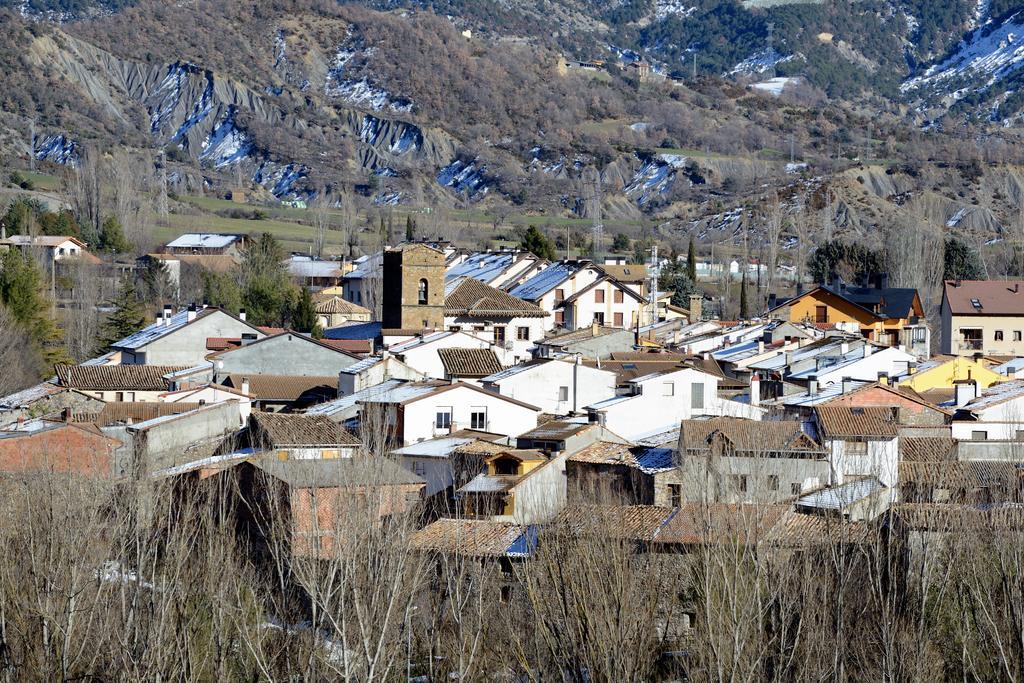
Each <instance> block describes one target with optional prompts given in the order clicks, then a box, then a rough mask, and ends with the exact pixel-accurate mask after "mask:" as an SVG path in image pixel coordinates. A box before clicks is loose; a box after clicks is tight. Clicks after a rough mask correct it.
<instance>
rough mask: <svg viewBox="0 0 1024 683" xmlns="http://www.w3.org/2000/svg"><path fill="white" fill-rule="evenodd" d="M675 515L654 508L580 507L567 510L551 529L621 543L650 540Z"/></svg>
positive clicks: (627, 506)
mask: <svg viewBox="0 0 1024 683" xmlns="http://www.w3.org/2000/svg"><path fill="white" fill-rule="evenodd" d="M674 512H675V510H674V509H673V508H669V507H658V506H655V505H579V506H572V507H567V508H565V509H564V510H562V512H561V513H559V515H558V516H557V517H556V518H555V521H554V522H553V524H552V527H553V528H554V529H555V530H556V532H557V530H559V529H562V530H565V531H567V532H569V533H572V534H601V535H602V536H606V537H611V538H616V539H620V540H632V541H651V540H652V539H654V537H655V534H660V531H659V530H660V529H662V528H663V526H664V525H665V524H666V521H667V520H668V519H670V518H671V516H672V514H673V513H674Z"/></svg>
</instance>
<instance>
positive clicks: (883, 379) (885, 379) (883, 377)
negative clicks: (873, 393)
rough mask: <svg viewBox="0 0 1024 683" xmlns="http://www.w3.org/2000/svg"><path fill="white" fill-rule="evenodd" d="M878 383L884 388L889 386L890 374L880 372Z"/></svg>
mask: <svg viewBox="0 0 1024 683" xmlns="http://www.w3.org/2000/svg"><path fill="white" fill-rule="evenodd" d="M878 383H879V384H881V385H883V386H889V373H888V372H885V371H882V372H879V373H878Z"/></svg>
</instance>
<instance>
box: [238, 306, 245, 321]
mask: <svg viewBox="0 0 1024 683" xmlns="http://www.w3.org/2000/svg"><path fill="white" fill-rule="evenodd" d="M238 319H239V320H241V321H242V322H243V323H244V322H245V309H244V308H242V309H239V311H238Z"/></svg>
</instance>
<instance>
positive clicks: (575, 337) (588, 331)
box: [540, 325, 629, 346]
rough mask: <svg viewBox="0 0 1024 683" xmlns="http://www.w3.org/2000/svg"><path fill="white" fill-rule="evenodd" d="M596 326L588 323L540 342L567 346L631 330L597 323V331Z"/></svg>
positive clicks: (548, 344)
mask: <svg viewBox="0 0 1024 683" xmlns="http://www.w3.org/2000/svg"><path fill="white" fill-rule="evenodd" d="M594 327H595V326H594V325H588V326H586V327H582V328H580V329H578V330H568V331H565V332H561V333H559V334H556V335H554V336H551V337H545V338H544V340H543V341H542V342H540V343H542V344H545V345H547V346H565V345H567V344H575V343H577V342H581V341H586V340H588V339H595V338H597V337H604V336H606V335H609V334H617V333H621V332H623V331H625V332H629V330H623V328H621V327H605V326H603V325H597V326H596V327H597V330H596V332H595V330H594Z"/></svg>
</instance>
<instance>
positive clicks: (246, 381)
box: [242, 377, 249, 394]
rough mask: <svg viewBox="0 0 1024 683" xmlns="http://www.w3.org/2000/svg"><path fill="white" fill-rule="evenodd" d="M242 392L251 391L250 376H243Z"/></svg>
mask: <svg viewBox="0 0 1024 683" xmlns="http://www.w3.org/2000/svg"><path fill="white" fill-rule="evenodd" d="M242 393H243V394H248V393H249V378H248V377H243V378H242Z"/></svg>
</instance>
